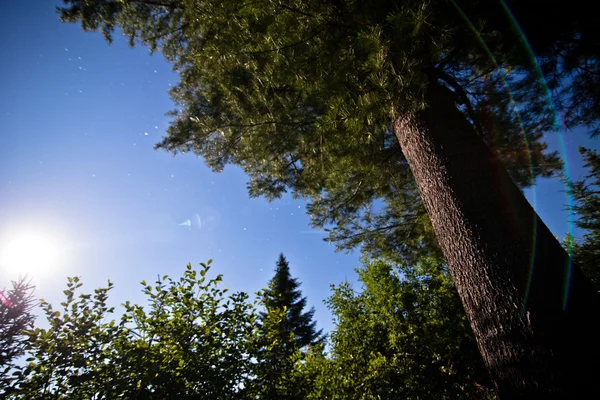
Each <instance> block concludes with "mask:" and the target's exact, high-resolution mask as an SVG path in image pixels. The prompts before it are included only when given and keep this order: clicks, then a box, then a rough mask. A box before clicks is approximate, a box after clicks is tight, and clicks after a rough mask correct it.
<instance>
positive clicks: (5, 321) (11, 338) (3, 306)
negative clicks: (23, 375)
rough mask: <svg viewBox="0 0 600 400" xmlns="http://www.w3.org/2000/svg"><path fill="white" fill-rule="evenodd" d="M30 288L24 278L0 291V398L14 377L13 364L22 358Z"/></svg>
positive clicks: (29, 324)
mask: <svg viewBox="0 0 600 400" xmlns="http://www.w3.org/2000/svg"><path fill="white" fill-rule="evenodd" d="M33 289H34V287H33V286H32V285H31V284H30V282H29V281H28V280H27V279H26V278H22V279H20V280H19V281H15V282H12V288H11V289H9V290H6V291H4V290H0V396H1V395H6V394H7V393H8V392H9V390H8V388H9V387H10V386H11V383H12V381H13V380H14V378H15V377H14V376H11V372H12V371H13V369H14V367H15V365H16V364H15V362H16V361H17V360H18V358H19V357H21V356H22V355H23V354H25V343H26V340H27V336H26V335H25V333H24V331H25V330H26V329H30V328H31V327H32V326H33V322H34V320H35V315H34V314H33V312H32V311H33V307H34V305H35V298H34V296H33Z"/></svg>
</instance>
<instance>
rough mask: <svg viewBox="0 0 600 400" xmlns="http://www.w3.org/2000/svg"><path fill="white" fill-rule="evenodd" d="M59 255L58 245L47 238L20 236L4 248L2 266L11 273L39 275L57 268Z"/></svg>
mask: <svg viewBox="0 0 600 400" xmlns="http://www.w3.org/2000/svg"><path fill="white" fill-rule="evenodd" d="M58 253H59V251H58V246H57V244H56V243H55V242H54V241H53V240H52V239H51V238H49V237H47V236H43V235H35V234H31V235H20V236H17V237H14V238H12V239H10V240H9V241H8V243H7V244H6V246H4V248H3V249H2V251H1V252H0V265H2V266H3V267H4V268H5V269H6V270H9V271H13V272H18V273H25V274H31V275H37V274H39V273H43V272H45V271H48V270H50V269H52V268H53V267H54V266H55V264H56V261H57V258H58V255H59V254H58Z"/></svg>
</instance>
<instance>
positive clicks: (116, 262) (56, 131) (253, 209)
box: [0, 0, 598, 329]
mask: <svg viewBox="0 0 600 400" xmlns="http://www.w3.org/2000/svg"><path fill="white" fill-rule="evenodd" d="M55 4H57V3H56V2H54V1H49V0H48V1H44V0H37V1H27V2H16V1H10V2H2V4H1V5H0V21H1V23H0V31H1V32H0V40H1V41H2V43H1V45H0V60H1V61H0V66H1V69H0V82H1V87H2V95H1V96H0V137H1V139H2V145H1V146H0V194H1V195H0V251H1V250H2V248H3V246H5V245H6V243H8V242H9V241H10V239H11V238H12V237H14V236H15V235H22V234H24V233H35V234H39V235H43V236H46V237H52V238H53V240H54V241H55V242H56V243H58V244H59V247H60V254H59V255H58V257H57V264H56V265H55V266H54V267H53V268H51V269H47V270H43V271H37V272H36V276H34V282H35V283H36V284H37V286H38V289H37V295H38V296H41V297H44V298H46V299H47V300H49V301H51V302H53V303H58V302H60V301H61V295H62V290H63V289H64V285H65V281H66V276H74V275H78V276H81V277H82V278H83V282H84V284H85V288H87V290H89V291H91V290H92V289H93V288H95V287H97V286H100V285H103V284H104V283H105V282H106V280H107V279H110V280H112V281H113V282H114V283H115V285H116V287H115V289H114V291H113V293H112V300H113V301H114V302H122V301H125V300H132V301H141V299H142V297H141V294H140V290H139V289H140V286H139V284H138V283H139V282H140V281H141V280H142V279H146V280H149V281H152V280H153V279H154V278H155V277H156V276H157V274H160V275H164V274H169V275H172V276H179V274H180V273H181V272H182V271H183V269H184V267H185V265H186V264H187V263H188V262H192V263H194V264H197V263H199V262H201V261H206V260H207V259H209V258H212V259H213V260H214V267H213V271H215V272H218V273H223V274H224V280H225V285H226V286H228V287H230V288H232V289H237V290H244V291H248V292H254V291H256V290H258V289H260V288H261V287H263V286H265V285H266V283H267V281H268V279H269V278H270V277H271V275H272V271H273V268H274V263H275V261H276V259H277V256H278V254H279V253H280V252H283V253H284V254H285V256H286V257H287V258H288V260H289V262H290V267H291V270H292V273H293V275H295V276H296V277H298V278H299V280H300V281H301V282H302V283H303V285H302V290H303V293H304V294H305V295H306V296H307V297H308V301H309V304H312V305H314V306H315V308H316V309H317V313H316V319H317V320H318V323H319V325H320V326H321V327H324V328H326V329H329V328H330V327H331V324H330V321H331V317H330V315H329V313H328V311H327V310H326V308H325V306H324V305H323V304H322V300H324V299H325V298H326V297H327V296H328V295H329V284H330V283H339V282H341V281H342V280H344V279H346V278H348V279H349V280H354V272H353V269H354V268H355V267H356V266H357V265H358V256H359V253H358V252H355V253H354V254H350V255H346V254H343V253H336V252H335V251H334V250H335V249H334V247H333V246H332V245H328V244H327V243H325V242H324V241H323V240H322V238H323V235H322V234H321V233H319V232H317V231H311V230H310V228H309V226H308V222H309V218H308V216H307V215H306V214H305V207H304V203H303V202H300V201H293V200H292V199H290V198H285V199H282V200H278V201H275V202H273V203H267V202H266V201H265V200H263V199H249V198H248V195H247V191H246V181H247V179H246V177H245V176H244V174H243V173H242V172H241V170H239V169H238V168H236V167H232V166H228V167H226V168H225V171H224V172H223V173H220V174H215V173H213V172H211V171H210V170H209V169H208V168H206V166H205V165H204V163H203V161H202V160H201V159H199V158H197V157H194V156H193V155H186V156H181V155H179V156H177V157H173V156H172V155H170V154H167V153H166V152H164V151H155V150H153V148H152V146H153V144H154V143H156V142H157V141H158V140H159V139H160V137H161V136H162V135H163V134H164V131H165V129H166V127H167V125H168V118H167V117H165V116H164V114H165V112H166V111H168V110H170V109H171V108H173V104H172V102H171V100H170V99H169V96H168V93H167V90H168V89H169V87H170V85H171V84H174V83H175V82H176V80H177V77H176V76H175V75H174V74H173V73H172V72H171V71H170V66H169V65H168V64H167V63H165V61H164V60H163V58H162V56H161V55H160V54H157V55H154V56H152V57H151V56H150V55H149V54H148V51H147V49H146V48H143V47H137V48H135V49H131V48H129V47H128V46H127V43H126V40H125V39H124V38H122V37H120V36H116V37H115V42H114V44H113V45H112V46H108V45H107V44H106V43H105V42H104V41H103V39H102V37H101V35H100V34H97V33H96V34H93V33H83V32H82V31H81V30H80V28H79V26H78V25H72V24H63V23H60V22H59V21H58V16H57V15H56V14H55V12H54V5H55ZM548 137H549V141H550V143H551V145H552V146H553V147H555V148H558V147H560V143H561V142H560V137H559V136H558V135H557V134H549V135H548ZM578 145H586V146H588V147H595V148H597V147H598V143H597V141H593V140H591V139H589V138H587V136H586V135H585V133H584V132H569V133H568V134H567V153H566V156H567V157H568V160H569V162H570V165H571V167H572V169H573V171H572V172H573V175H574V176H578V175H580V173H581V171H580V165H581V162H580V160H579V157H578V155H577V151H576V149H577V146H578ZM561 190H562V187H561V185H560V184H558V183H556V182H549V181H544V182H541V183H540V184H538V186H537V187H536V188H535V194H536V196H535V197H536V208H537V210H538V212H539V213H540V215H541V217H542V218H543V219H544V221H546V223H547V224H548V225H549V227H550V228H551V229H552V230H553V232H554V233H555V234H556V235H558V236H561V237H562V236H563V235H564V233H565V232H566V231H567V230H568V224H567V222H566V219H567V216H566V213H565V212H564V211H563V209H564V207H565V205H566V203H567V199H566V197H565V196H564V194H563V193H561ZM532 193H533V192H532V191H528V198H530V199H531V198H532ZM195 214H198V215H199V216H200V218H201V220H202V228H201V229H197V227H194V226H192V227H191V229H190V228H188V227H186V226H179V224H180V223H182V222H185V221H186V220H188V219H191V220H193V218H194V215H195ZM31 251H32V252H35V251H36V249H34V248H32V249H31ZM16 273H17V271H14V270H11V269H10V268H8V267H7V266H0V287H2V286H5V285H6V284H7V281H8V279H10V278H12V277H14V275H15V274H16Z"/></svg>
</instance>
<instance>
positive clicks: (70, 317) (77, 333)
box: [14, 262, 257, 399]
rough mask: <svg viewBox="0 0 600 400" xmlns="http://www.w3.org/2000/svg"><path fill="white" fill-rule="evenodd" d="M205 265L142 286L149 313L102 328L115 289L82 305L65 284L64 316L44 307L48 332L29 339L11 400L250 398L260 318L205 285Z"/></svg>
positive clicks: (130, 307) (215, 284)
mask: <svg viewBox="0 0 600 400" xmlns="http://www.w3.org/2000/svg"><path fill="white" fill-rule="evenodd" d="M209 264H210V262H209V263H207V264H201V266H202V268H201V269H200V270H198V271H197V270H194V269H192V267H191V265H188V267H187V269H186V271H185V272H184V274H183V276H182V277H181V278H180V279H179V280H172V279H171V278H168V277H164V278H163V279H158V280H157V282H156V284H155V285H154V286H153V285H148V284H146V282H142V286H143V292H144V294H145V295H146V296H147V298H148V308H147V309H146V308H144V307H142V306H139V305H134V304H130V303H129V302H127V303H125V304H124V305H123V307H124V314H123V315H122V317H121V318H120V320H119V321H115V320H110V321H106V319H107V318H108V317H109V316H110V314H112V313H113V311H114V309H113V308H108V307H107V305H106V301H107V298H108V292H109V291H110V289H111V288H112V284H111V283H110V282H109V284H108V286H107V287H105V288H100V289H96V290H95V291H94V294H93V295H91V294H80V295H79V296H77V295H76V293H77V292H78V291H79V289H80V287H81V283H80V282H79V279H78V278H69V281H68V284H67V290H65V291H64V293H65V296H66V300H65V301H64V302H63V303H62V306H63V309H62V312H59V311H54V309H53V307H52V306H51V305H50V304H48V303H46V302H43V303H42V308H43V310H44V312H45V314H46V319H47V321H48V323H49V328H48V329H40V328H35V329H32V330H30V331H29V332H28V336H29V340H28V342H27V346H26V349H27V355H28V357H29V358H28V359H27V363H28V364H27V365H26V366H24V367H23V368H20V369H17V378H18V379H17V382H16V384H15V385H14V388H15V389H16V390H15V394H14V398H22V399H32V398H43V399H63V398H69V399H101V398H103V399H112V398H127V399H196V398H210V399H235V398H244V391H245V390H246V388H247V387H249V386H250V384H249V382H250V380H249V379H250V377H251V376H252V375H253V368H254V365H255V362H253V361H252V357H253V356H254V355H255V354H256V352H255V351H254V348H255V333H256V328H257V327H256V323H255V319H256V313H255V312H254V309H253V306H252V304H251V303H249V302H248V296H247V295H246V294H244V293H234V294H230V295H226V292H227V289H224V288H222V287H221V285H220V283H221V276H220V275H219V276H217V277H216V278H214V279H209V278H208V277H207V272H208V271H209Z"/></svg>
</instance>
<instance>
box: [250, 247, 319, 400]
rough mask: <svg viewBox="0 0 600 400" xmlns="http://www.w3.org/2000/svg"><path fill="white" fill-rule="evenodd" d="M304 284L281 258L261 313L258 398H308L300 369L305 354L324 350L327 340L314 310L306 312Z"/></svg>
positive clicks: (306, 387) (264, 296) (266, 292)
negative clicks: (298, 382) (293, 275)
mask: <svg viewBox="0 0 600 400" xmlns="http://www.w3.org/2000/svg"><path fill="white" fill-rule="evenodd" d="M299 287H300V283H299V282H298V280H297V279H295V278H292V276H291V274H290V268H289V264H288V262H287V260H286V259H285V257H284V256H283V254H280V255H279V259H278V260H277V267H276V269H275V276H273V278H272V279H271V280H270V282H269V287H268V288H267V289H266V290H265V291H264V293H263V297H262V299H261V304H262V305H263V306H264V308H265V310H264V311H262V312H261V313H260V327H261V331H260V336H259V343H260V345H261V347H260V356H259V362H258V363H259V368H258V369H257V371H258V372H257V377H256V379H257V386H258V387H259V388H260V391H259V393H258V396H259V397H260V398H267V399H304V398H305V396H306V391H307V390H308V388H309V387H310V385H308V384H304V385H298V384H297V383H296V380H297V379H298V377H301V376H302V374H298V373H297V371H296V367H299V366H301V365H302V359H303V357H304V354H306V353H307V352H310V351H316V349H317V348H320V347H321V345H322V343H323V341H324V337H323V335H322V331H321V330H319V331H317V330H316V328H315V326H316V321H313V316H314V312H315V310H314V308H311V309H310V310H308V311H304V309H305V308H306V297H302V292H301V291H300V289H299Z"/></svg>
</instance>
